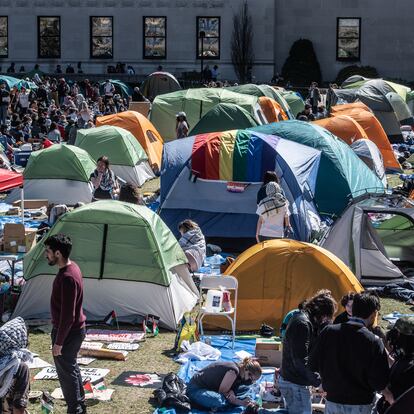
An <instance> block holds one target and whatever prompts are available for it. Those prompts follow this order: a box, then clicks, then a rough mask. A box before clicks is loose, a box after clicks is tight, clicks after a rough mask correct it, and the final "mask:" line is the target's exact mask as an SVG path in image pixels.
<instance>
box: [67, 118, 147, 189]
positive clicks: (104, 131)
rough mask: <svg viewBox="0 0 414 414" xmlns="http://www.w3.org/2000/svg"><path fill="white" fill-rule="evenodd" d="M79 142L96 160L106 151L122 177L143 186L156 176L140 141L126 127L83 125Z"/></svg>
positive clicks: (79, 145) (112, 164)
mask: <svg viewBox="0 0 414 414" xmlns="http://www.w3.org/2000/svg"><path fill="white" fill-rule="evenodd" d="M75 145H76V146H77V147H79V148H82V149H84V150H85V151H87V152H88V153H89V154H90V156H91V157H92V158H93V159H94V160H98V158H99V157H101V156H102V155H106V156H107V157H108V158H109V161H110V163H111V169H112V170H113V171H114V173H115V175H116V176H118V177H120V178H121V179H122V180H124V181H127V182H130V183H133V184H135V185H137V186H141V185H142V184H144V183H145V181H147V180H150V179H152V178H154V177H155V175H154V172H153V171H152V169H151V167H150V166H149V164H148V157H147V154H146V153H145V151H144V150H143V149H142V147H141V145H140V143H139V142H138V141H137V140H136V139H135V137H134V136H133V135H132V134H131V133H130V132H129V131H127V130H126V129H123V128H119V127H116V126H111V125H104V126H100V127H97V128H90V129H80V130H78V133H77V136H76V142H75Z"/></svg>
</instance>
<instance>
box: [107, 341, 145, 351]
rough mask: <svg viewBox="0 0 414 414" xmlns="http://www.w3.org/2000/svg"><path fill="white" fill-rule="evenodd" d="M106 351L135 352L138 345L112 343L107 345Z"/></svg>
mask: <svg viewBox="0 0 414 414" xmlns="http://www.w3.org/2000/svg"><path fill="white" fill-rule="evenodd" d="M107 348H108V349H112V350H116V351H136V350H137V349H138V348H139V345H138V344H128V343H124V342H114V343H112V344H108V345H107Z"/></svg>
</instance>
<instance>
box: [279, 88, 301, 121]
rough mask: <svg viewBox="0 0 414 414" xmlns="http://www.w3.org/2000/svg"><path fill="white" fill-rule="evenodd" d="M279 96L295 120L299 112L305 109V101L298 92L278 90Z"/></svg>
mask: <svg viewBox="0 0 414 414" xmlns="http://www.w3.org/2000/svg"><path fill="white" fill-rule="evenodd" d="M279 92H280V93H281V95H282V96H283V97H284V98H285V99H286V102H287V103H288V105H289V108H290V110H291V111H292V114H293V116H294V117H295V118H296V117H297V116H298V113H299V112H302V111H303V110H304V109H305V101H304V100H303V99H302V96H301V95H300V94H299V93H298V92H293V91H286V90H279Z"/></svg>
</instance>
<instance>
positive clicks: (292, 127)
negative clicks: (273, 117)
mask: <svg viewBox="0 0 414 414" xmlns="http://www.w3.org/2000/svg"><path fill="white" fill-rule="evenodd" d="M249 130H252V131H255V132H260V133H262V134H269V135H277V136H279V137H281V138H284V139H286V140H289V141H294V142H297V143H299V144H303V145H306V146H308V147H312V148H315V149H317V150H319V151H321V152H322V157H321V163H320V168H319V172H318V177H317V181H316V191H315V193H314V194H315V202H316V205H317V207H318V211H319V213H320V214H328V215H334V216H339V215H340V214H341V213H342V212H343V211H344V209H345V208H346V206H347V205H348V203H349V201H350V199H351V198H353V197H357V196H360V195H362V194H363V193H365V192H374V193H378V192H383V191H384V185H383V183H382V182H381V180H380V179H379V178H378V177H377V176H376V175H375V174H374V173H373V172H372V171H371V170H370V169H369V168H368V167H367V165H366V164H365V163H364V162H363V161H361V160H360V159H359V158H358V156H357V155H356V154H355V153H354V151H352V149H351V147H350V146H349V145H347V144H346V143H345V142H343V141H342V140H340V139H339V138H337V137H336V136H335V135H333V134H331V133H330V132H329V131H327V130H326V129H324V128H321V127H319V126H318V125H315V124H311V123H308V122H303V121H284V122H276V123H273V124H268V125H260V126H258V127H254V128H251V129H249Z"/></svg>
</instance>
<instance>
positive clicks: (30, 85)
mask: <svg viewBox="0 0 414 414" xmlns="http://www.w3.org/2000/svg"><path fill="white" fill-rule="evenodd" d="M3 82H4V83H5V84H6V86H7V89H9V90H10V89H12V88H14V87H15V86H16V87H17V89H19V90H20V89H21V88H22V86H24V87H25V88H26V89H37V85H36V84H35V83H34V82H31V81H27V80H25V79H19V78H15V77H13V76H6V75H1V76H0V83H3Z"/></svg>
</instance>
